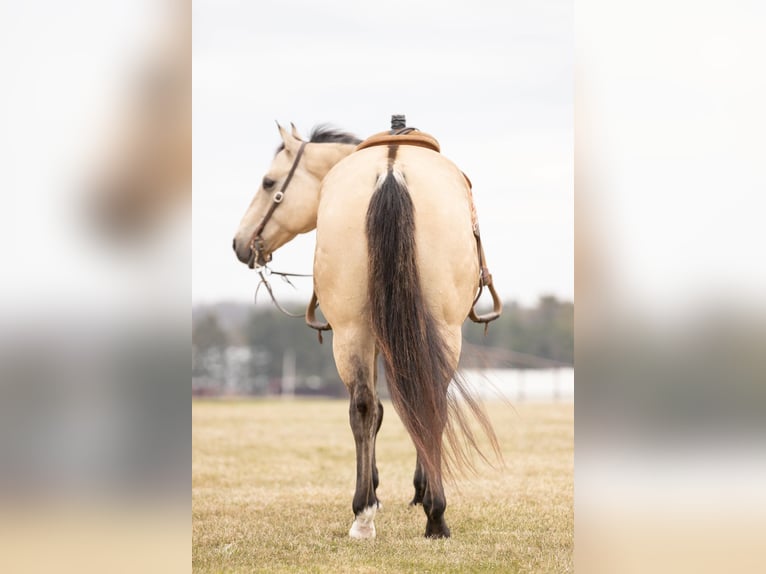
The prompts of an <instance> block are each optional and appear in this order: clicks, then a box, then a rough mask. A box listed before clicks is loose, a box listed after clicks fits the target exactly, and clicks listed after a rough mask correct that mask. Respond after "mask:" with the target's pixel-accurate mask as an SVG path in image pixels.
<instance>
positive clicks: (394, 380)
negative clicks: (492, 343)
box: [366, 167, 500, 480]
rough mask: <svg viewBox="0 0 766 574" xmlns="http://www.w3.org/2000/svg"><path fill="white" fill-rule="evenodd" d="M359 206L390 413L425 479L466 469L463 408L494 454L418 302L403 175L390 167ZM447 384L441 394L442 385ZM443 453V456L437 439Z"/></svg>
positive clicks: (481, 418) (479, 412) (469, 444)
mask: <svg viewBox="0 0 766 574" xmlns="http://www.w3.org/2000/svg"><path fill="white" fill-rule="evenodd" d="M381 179H382V181H380V180H379V183H378V185H377V189H376V190H375V191H374V193H373V195H372V198H371V200H370V204H369V207H368V208H367V219H366V233H367V249H368V255H369V281H368V290H369V292H368V297H369V302H370V314H371V317H370V319H371V322H372V326H373V332H374V335H375V339H376V343H377V346H378V349H379V350H380V353H381V355H382V357H383V364H384V366H385V370H386V380H387V381H388V389H389V393H390V395H391V400H392V402H393V405H394V408H395V409H396V411H397V413H398V414H399V417H400V418H401V420H402V423H403V424H404V426H405V428H406V429H407V431H408V432H409V435H410V437H411V438H412V441H413V443H414V444H415V448H416V450H417V452H418V454H419V455H420V460H421V462H422V463H423V466H424V467H425V470H426V475H427V476H429V477H434V478H437V479H439V480H440V479H441V476H442V463H443V462H444V466H445V470H447V471H450V470H453V469H464V468H473V466H472V459H471V457H470V451H476V452H478V453H479V455H480V456H481V457H482V458H483V459H484V460H487V458H486V457H485V456H484V455H483V454H482V453H481V451H480V450H479V448H478V446H477V444H476V440H475V438H474V435H473V433H472V431H471V428H470V424H469V422H470V421H469V417H467V416H466V413H465V411H464V409H463V406H466V407H468V410H469V411H470V412H471V413H472V414H473V416H474V418H475V419H476V420H477V421H478V422H479V424H480V425H481V427H482V429H483V431H484V433H485V434H486V435H487V437H488V438H489V439H490V444H491V446H492V449H493V450H494V452H495V454H496V455H497V456H498V458H500V449H499V446H498V443H497V439H496V437H495V434H494V431H493V430H492V426H491V423H490V422H489V419H488V418H487V415H486V413H485V412H484V411H483V409H482V408H481V405H480V403H478V401H476V399H474V398H473V397H472V396H471V394H470V392H469V391H468V389H467V388H466V386H465V385H464V384H463V383H462V381H461V380H460V379H459V378H455V379H453V376H454V374H455V369H456V367H457V365H456V364H454V363H453V361H452V359H451V355H452V353H451V350H450V348H449V347H448V344H447V342H446V341H445V338H444V335H443V333H442V331H441V329H440V327H439V325H438V324H437V323H436V321H435V320H434V318H433V316H432V314H431V312H430V311H429V309H428V306H427V304H426V301H425V299H424V297H423V291H422V289H421V284H420V274H419V272H418V266H417V252H416V245H415V209H414V205H413V203H412V198H411V197H410V193H409V190H408V189H407V185H406V183H405V180H404V176H403V175H402V174H400V173H397V172H395V168H393V167H390V168H389V169H388V172H387V174H386V175H385V177H384V178H381ZM450 382H452V387H451V389H450V391H449V392H447V390H448V386H449V385H450ZM443 434H446V438H447V443H448V445H449V447H450V449H449V451H447V452H446V456H443V455H444V454H445V452H443V448H442V436H443Z"/></svg>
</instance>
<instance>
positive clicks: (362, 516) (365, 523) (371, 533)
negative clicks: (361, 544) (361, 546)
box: [348, 506, 377, 540]
mask: <svg viewBox="0 0 766 574" xmlns="http://www.w3.org/2000/svg"><path fill="white" fill-rule="evenodd" d="M375 512H377V507H376V506H368V507H367V508H365V509H364V510H362V512H360V513H359V514H357V515H356V520H354V524H352V525H351V530H349V531H348V535H349V536H350V537H351V538H356V539H359V540H361V539H364V538H375V523H374V522H373V521H374V520H375Z"/></svg>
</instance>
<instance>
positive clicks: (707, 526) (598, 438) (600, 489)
mask: <svg viewBox="0 0 766 574" xmlns="http://www.w3.org/2000/svg"><path fill="white" fill-rule="evenodd" d="M764 17H766V11H765V9H764V6H763V5H762V4H758V3H752V2H739V1H735V2H727V3H725V4H724V3H698V2H686V1H679V2H654V1H650V2H642V3H641V4H628V3H614V2H605V1H598V0H596V1H591V0H586V1H584V2H578V3H577V10H576V16H575V34H576V38H577V42H576V62H577V64H576V76H575V87H576V95H575V102H576V105H575V122H576V124H575V125H576V146H575V189H576V198H577V200H576V274H575V284H576V291H577V295H578V313H577V323H576V324H577V329H576V337H577V351H576V362H577V385H576V389H575V405H576V417H575V421H576V422H575V432H576V437H577V439H576V448H575V465H576V483H575V484H576V486H575V488H576V493H577V495H576V502H575V512H576V516H577V519H576V520H577V526H576V529H575V548H576V551H575V564H576V567H577V570H578V571H580V570H582V571H587V572H716V571H721V570H726V571H736V572H761V571H763V570H764V560H763V552H762V550H761V546H762V536H761V533H762V532H764V527H765V526H766V498H765V497H764V490H763V485H764V484H766V480H765V479H766V441H765V440H764V438H766V436H765V432H764V431H766V428H765V426H766V417H764V414H765V413H764V405H765V404H766V389H765V387H764V381H766V363H764V349H766V322H765V320H764V319H765V318H766V317H765V316H764V311H765V310H766V309H765V305H764V293H766V289H765V288H766V267H765V266H764V265H763V264H762V262H761V261H762V259H763V256H762V254H761V251H762V248H763V246H764V245H766V230H765V229H766V228H764V225H763V222H764V221H763V216H764V207H765V206H766V203H764V194H763V192H764V189H766V176H765V172H764V169H763V168H764V162H763V160H764V157H766V140H765V139H764V137H763V134H764V132H765V129H766V113H765V112H764V107H763V104H762V102H763V101H764V98H765V97H766V81H764V74H763V69H762V68H763V66H762V65H761V61H760V60H761V54H762V53H764V49H765V48H766V46H764V39H763V35H762V33H761V23H763V21H764Z"/></svg>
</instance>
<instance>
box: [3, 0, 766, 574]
mask: <svg viewBox="0 0 766 574" xmlns="http://www.w3.org/2000/svg"><path fill="white" fill-rule="evenodd" d="M191 15H193V17H194V56H193V58H192V56H191V39H190V36H189V34H190V32H191V20H190V16H191ZM764 16H766V14H765V13H764V8H763V7H762V6H761V5H759V4H758V3H753V2H746V1H744V0H735V1H734V2H729V3H727V4H726V5H719V4H715V3H701V4H700V3H691V2H684V1H678V2H662V3H660V2H656V1H650V2H644V3H642V4H641V5H627V4H625V3H614V2H604V1H601V0H582V1H579V2H577V10H576V11H574V10H573V9H572V6H571V4H570V3H565V2H555V1H550V2H534V3H532V2H510V3H505V4H503V5H496V4H494V3H489V2H486V3H485V2H479V3H473V4H471V5H470V6H468V5H465V4H462V3H457V2H447V3H444V2H442V3H439V4H438V5H437V4H433V3H428V2H427V3H419V4H417V5H410V4H405V3H403V2H394V3H389V4H386V5H380V6H379V7H365V9H364V10H363V9H362V7H361V6H357V5H353V4H351V3H343V2H339V1H336V2H329V3H323V4H322V6H321V7H319V6H317V5H314V4H312V3H308V2H297V3H293V4H290V5H289V6H287V5H284V4H282V3H275V2H259V3H257V4H252V5H250V4H245V3H239V2H227V1H220V2H208V1H198V2H195V3H194V5H193V8H192V7H191V5H190V3H189V2H188V1H187V2H180V1H178V2H173V1H170V0H169V1H167V2H155V1H149V0H146V1H144V0H140V1H136V0H133V1H130V2H128V1H121V0H110V1H109V2H96V1H95V0H73V1H71V2H67V3H65V4H61V3H55V2H50V1H44V0H41V1H37V2H27V3H11V2H3V3H0V63H1V64H2V65H1V66H0V69H2V70H3V89H2V91H0V114H1V115H2V117H1V119H0V123H1V125H2V129H0V152H1V153H2V155H1V157H2V158H3V159H2V162H0V177H1V178H2V179H1V180H0V181H2V187H3V193H2V194H0V253H1V254H2V257H3V270H2V275H1V279H0V294H1V297H0V318H1V319H0V505H1V507H2V512H1V513H0V569H2V570H3V571H14V572H18V571H24V570H27V571H50V570H51V569H52V567H53V566H54V565H55V567H56V569H57V570H59V571H66V570H67V569H69V570H74V571H88V570H91V571H105V570H109V571H115V570H120V569H123V570H142V571H151V570H152V569H154V570H157V571H161V572H167V571H171V570H175V569H188V563H189V550H190V540H189V537H188V524H189V520H188V519H189V514H188V510H189V506H188V492H189V490H188V489H189V483H190V478H189V462H190V459H191V455H190V449H189V428H190V425H189V419H188V415H189V412H188V404H189V403H188V400H189V399H188V387H186V384H188V379H186V378H185V377H186V376H187V373H188V371H186V369H188V354H187V353H188V348H189V347H188V345H189V344H190V342H191V340H190V339H191V338H192V335H193V336H194V345H193V347H192V348H193V357H192V361H193V365H192V390H193V392H198V393H202V394H205V393H227V392H230V391H232V390H233V391H236V392H237V393H260V392H277V393H282V392H283V390H284V387H283V385H282V378H283V374H284V372H285V368H286V369H287V372H288V374H289V373H291V372H293V373H294V378H293V379H292V380H293V381H294V382H295V386H294V388H293V390H294V391H298V390H299V389H304V390H305V391H306V392H309V391H311V392H313V391H314V390H316V388H317V385H318V384H319V386H320V387H321V386H327V388H328V392H333V389H335V392H337V380H335V379H333V374H332V371H331V370H330V369H329V367H328V366H327V363H326V362H324V361H325V357H326V355H327V354H329V346H327V344H325V346H323V347H319V346H318V345H316V344H315V339H313V337H314V334H313V333H311V332H309V331H308V330H307V329H305V330H303V331H302V332H303V334H302V335H298V334H297V333H296V334H295V335H291V334H289V333H290V332H289V331H287V334H286V335H283V334H280V337H282V336H286V337H289V338H290V339H291V340H297V337H303V338H304V339H306V341H305V346H306V348H308V347H309V343H311V349H314V351H307V352H309V353H321V356H318V355H312V357H313V358H311V359H310V360H311V361H316V363H314V364H312V365H313V366H311V371H312V372H319V373H320V374H319V375H314V376H318V377H320V378H319V381H317V379H310V377H308V376H303V375H302V372H304V371H302V369H304V370H305V372H308V370H309V367H308V366H306V365H304V364H302V363H301V362H300V361H301V360H300V359H299V358H298V356H299V353H304V351H303V350H301V349H297V348H296V349H295V357H296V358H295V364H294V365H291V363H292V359H290V354H289V353H287V354H285V352H284V351H285V349H284V345H282V348H281V349H279V350H274V349H270V348H269V345H268V344H267V343H268V342H267V341H264V340H263V339H262V338H261V339H259V337H261V335H259V334H258V333H257V332H256V331H254V330H253V328H252V327H253V325H264V324H265V325H273V324H276V323H277V322H279V323H280V325H285V329H295V330H296V331H297V330H299V328H303V327H302V325H301V324H300V321H298V324H297V326H293V325H295V323H292V322H290V320H288V319H286V318H282V317H279V318H278V319H277V318H276V317H274V316H272V311H271V310H270V309H269V308H268V306H262V305H260V304H259V305H257V306H251V305H250V301H251V297H252V294H253V291H254V287H255V279H254V276H253V273H252V272H250V271H249V270H247V269H246V268H245V267H244V266H242V265H241V264H238V263H237V262H236V260H235V259H234V256H233V254H232V253H231V251H230V244H231V237H232V235H233V233H234V230H235V228H236V226H237V223H238V221H239V218H240V217H241V215H242V213H243V212H244V210H245V208H246V206H247V204H248V202H249V201H250V199H251V197H252V195H253V193H254V192H255V190H256V187H257V182H258V181H259V180H260V178H261V176H262V174H263V171H264V170H265V169H266V168H267V166H268V163H269V160H270V158H271V157H272V154H273V150H274V147H275V146H276V143H277V142H278V140H277V132H276V129H275V127H274V126H273V121H274V120H275V119H277V120H280V121H281V122H282V123H287V122H289V121H293V122H295V123H296V124H297V125H298V127H299V129H300V130H301V131H302V132H303V133H304V134H305V133H306V132H308V131H309V130H310V128H311V127H312V126H313V125H315V124H316V123H320V122H332V123H335V124H336V125H338V126H339V127H341V128H343V129H347V130H350V131H352V132H354V133H356V134H357V135H358V136H360V137H364V136H366V135H369V134H371V133H374V132H378V131H381V130H383V129H385V128H386V127H387V125H388V121H389V116H390V114H392V113H405V114H407V117H408V123H409V124H410V125H413V126H415V127H418V128H420V129H422V130H424V131H426V132H429V133H431V134H433V135H434V136H436V137H437V138H438V139H439V141H440V143H441V145H442V149H443V151H444V153H445V154H446V155H447V156H448V157H450V158H451V159H453V160H454V161H455V162H456V163H457V164H458V165H459V166H460V167H461V168H462V169H463V170H464V171H465V172H466V173H467V174H468V175H469V176H470V177H471V179H472V180H473V183H474V197H475V200H476V203H477V208H478V211H479V218H480V221H481V225H482V233H483V237H484V242H485V244H486V249H487V255H488V257H489V263H490V268H491V269H492V272H493V274H494V275H495V279H496V282H497V285H498V287H499V289H500V290H501V294H502V296H503V298H504V299H505V300H506V301H507V302H508V303H509V305H508V308H507V311H506V314H505V315H504V318H503V319H502V320H501V321H503V322H499V323H497V324H495V325H493V326H492V327H491V328H490V331H489V336H488V338H486V339H484V338H482V337H481V336H480V335H481V333H480V332H479V333H477V331H480V329H479V328H478V327H474V326H469V328H471V329H474V330H473V331H469V332H468V333H467V335H466V336H467V338H468V340H469V342H471V343H472V344H475V345H477V346H481V347H483V348H482V350H481V352H480V353H477V354H476V355H475V356H474V357H470V356H469V357H468V358H467V360H469V363H468V366H469V368H471V366H472V365H473V366H475V365H476V363H477V362H479V363H480V364H482V365H484V366H489V367H493V368H501V369H508V368H512V369H513V370H521V369H519V367H524V369H523V370H524V372H525V373H526V376H529V374H530V373H531V372H532V368H539V367H550V368H552V369H553V370H558V372H563V370H564V369H566V368H568V365H571V364H572V356H573V355H572V349H573V343H572V336H571V329H570V332H569V334H567V328H568V327H567V325H568V324H571V322H572V318H573V315H574V309H573V300H574V287H573V270H574V262H575V260H576V262H577V266H576V273H574V279H575V281H574V284H575V285H576V286H577V292H578V319H577V341H578V342H577V351H576V354H577V364H578V377H577V387H576V390H574V384H573V383H572V386H571V389H572V392H573V393H574V396H575V401H576V410H577V415H576V434H577V444H576V465H577V472H576V492H577V496H576V513H577V529H576V538H577V541H576V548H577V551H576V564H577V568H578V570H582V571H601V572H616V571H620V572H631V571H636V572H639V571H640V572H646V571H652V572H663V571H668V572H683V571H689V572H705V571H720V570H725V571H738V572H748V571H752V572H761V571H763V563H762V560H761V559H760V556H762V553H761V552H760V545H761V544H762V540H761V539H762V532H763V531H764V526H766V524H765V523H766V500H765V499H764V495H763V488H762V485H763V484H764V478H766V464H764V463H765V462H766V457H764V454H765V453H764V445H766V442H765V441H764V440H763V439H764V428H763V426H764V421H765V420H766V418H765V417H764V403H765V402H766V401H765V400H764V399H765V398H766V397H764V384H763V382H764V380H766V377H764V373H766V368H764V367H766V366H765V365H764V353H763V350H764V343H766V322H765V321H764V301H763V293H764V287H766V267H765V266H764V265H763V264H762V263H761V260H762V259H763V257H762V256H761V253H760V251H761V248H762V246H763V245H764V244H766V241H764V240H765V239H766V237H764V233H765V232H764V229H765V227H764V225H763V214H764V207H765V204H764V200H763V193H764V188H766V185H765V184H766V181H764V170H763V158H764V157H766V153H764V152H766V149H764V148H765V147H766V144H765V143H764V142H765V141H766V140H764V138H763V133H765V132H766V130H765V129H764V128H766V112H764V107H763V105H762V104H761V102H763V101H765V100H766V93H764V92H766V82H765V81H764V76H763V66H762V63H761V61H760V54H762V53H764V52H766V49H765V48H766V47H765V46H764V45H763V43H764V40H763V35H762V33H761V29H762V23H763V21H764ZM573 22H574V26H573V25H572V23H573ZM573 38H576V42H573ZM379 39H380V40H379ZM394 39H395V40H396V41H393V40H394ZM573 44H574V45H576V50H575V53H576V58H573V57H572V53H573V50H572V46H573ZM192 68H193V71H194V80H193V83H192V79H191V71H192ZM573 71H574V77H575V82H574V86H575V89H574V90H573V84H572V74H573ZM192 87H193V95H194V109H193V112H191V111H190V109H191V94H192ZM573 100H574V103H575V105H574V108H573V105H572V102H573ZM573 110H574V122H575V124H576V138H577V140H576V141H577V145H576V146H574V147H573V125H572V124H573V117H572V116H573ZM192 114H193V119H194V129H195V134H194V135H195V140H194V146H195V148H196V149H195V163H194V185H195V196H194V206H193V213H192V214H191V217H190V215H189V207H190V201H189V199H190V197H191V195H190V193H189V192H190V190H191V185H190V182H191V161H190V160H191V147H190V146H191V140H190V128H191V118H192ZM573 167H574V169H573ZM573 176H574V182H575V188H576V190H577V201H576V203H575V202H574V199H573V198H574V196H573V194H572V185H571V184H572V179H573ZM575 207H576V210H575ZM575 213H576V216H575V215H574V214H575ZM574 217H576V221H577V226H576V228H574V227H573V221H574ZM190 220H191V222H192V223H193V227H192V230H193V232H192V233H190V230H189V223H190ZM575 234H576V242H573V235H575ZM190 236H191V237H192V251H191V253H193V258H194V265H193V266H192V265H191V259H190V251H189V243H188V240H189V237H190ZM311 245H312V238H311V236H310V235H309V236H307V237H305V238H303V239H302V240H296V242H295V244H294V245H291V246H289V247H286V248H285V250H284V252H279V253H278V254H277V256H276V258H275V263H274V267H275V268H277V269H281V270H287V271H298V272H301V271H307V270H308V269H310V264H311ZM573 248H574V251H575V253H576V259H575V258H574V257H573V253H572V252H573ZM190 274H191V277H192V292H191V303H192V315H191V318H192V321H193V323H194V324H193V326H192V324H191V321H190V319H189V314H188V311H189V308H188V301H189V299H188V298H189V290H188V289H189V284H188V281H189V277H190ZM296 283H298V282H296ZM275 285H277V284H275ZM278 286H279V288H280V290H279V292H278V295H279V296H280V297H281V298H282V299H283V300H284V301H285V302H286V304H288V305H290V304H292V305H296V306H297V305H298V304H299V303H302V302H303V301H305V300H306V299H307V298H308V294H309V289H308V287H307V286H306V284H305V283H298V284H297V286H298V289H297V291H292V290H291V288H290V287H289V286H287V285H278ZM229 308H239V310H236V312H235V315H236V316H235V317H234V318H231V317H230V316H229V313H228V311H227V309H229ZM270 321H272V323H270ZM288 323H289V325H290V327H287V326H286V325H287V324H288ZM474 338H475V339H474ZM269 344H270V343H269ZM301 344H304V343H301ZM242 346H244V347H246V348H247V349H249V350H248V351H247V352H246V353H244V354H243V353H241V352H240V351H238V350H237V348H238V347H242ZM221 349H224V351H222V350H221ZM232 349H233V351H232ZM498 349H499V350H500V351H498ZM229 353H231V354H229ZM285 356H287V359H285ZM221 357H226V358H225V359H222V358H221ZM232 357H233V359H232ZM237 357H238V358H237ZM229 361H233V362H229ZM238 361H239V362H238ZM471 361H472V362H471ZM546 361H547V362H546ZM562 365H563V366H562ZM237 369H239V371H238V372H239V374H238V375H236V376H235V375H234V374H232V373H234V372H235V371H237ZM291 369H292V371H291ZM301 377H302V378H301ZM299 379H300V382H299ZM288 380H290V379H288ZM243 381H244V382H243ZM530 381H531V379H529V378H527V379H526V380H525V382H522V383H518V382H516V383H508V384H509V387H508V389H509V391H508V392H509V393H510V396H511V399H512V400H518V396H519V394H518V393H519V389H520V388H521V389H522V390H521V397H525V396H528V394H525V393H529V388H530V385H531V382H530ZM232 385H233V387H232ZM240 385H243V386H242V387H240ZM512 385H515V386H512ZM557 385H559V383H557ZM553 388H558V389H559V390H558V391H556V392H559V393H563V392H564V391H563V390H562V389H565V388H568V387H564V386H563V385H562V386H558V387H553V386H551V389H553ZM525 389H526V390H525ZM553 392H554V391H553V390H551V393H553ZM557 396H558V397H559V398H561V399H563V400H566V396H565V395H563V394H561V395H557ZM43 549H44V550H45V551H44V552H43V551H41V550H43ZM115 557H118V558H119V559H118V560H115Z"/></svg>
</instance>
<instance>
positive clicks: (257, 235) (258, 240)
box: [247, 142, 306, 269]
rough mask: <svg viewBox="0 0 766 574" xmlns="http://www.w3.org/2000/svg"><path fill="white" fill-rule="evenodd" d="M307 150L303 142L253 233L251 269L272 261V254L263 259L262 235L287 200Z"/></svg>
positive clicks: (249, 265) (251, 240) (249, 263)
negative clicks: (291, 183) (286, 193)
mask: <svg viewBox="0 0 766 574" xmlns="http://www.w3.org/2000/svg"><path fill="white" fill-rule="evenodd" d="M305 148H306V142H302V143H301V147H299V148H298V153H297V154H295V160H293V165H292V167H291V168H290V171H289V172H288V173H287V177H286V178H285V181H284V183H283V184H282V187H280V188H279V191H277V192H276V193H275V194H274V197H272V198H271V206H270V207H269V210H268V211H267V212H266V215H264V216H263V219H261V221H260V223H259V224H258V227H256V228H255V231H253V236H252V237H251V238H250V260H249V261H248V262H247V266H248V267H250V269H252V268H253V267H255V265H256V264H257V265H258V266H261V265H263V264H266V263H268V262H269V261H271V255H270V254H269V256H268V259H266V258H264V257H262V255H263V248H264V244H263V237H261V233H263V230H264V228H265V227H266V224H267V223H268V222H269V220H270V219H271V216H272V215H274V210H276V209H277V206H278V205H279V204H280V203H282V200H283V199H284V198H285V191H287V186H288V185H290V180H292V179H293V175H295V170H296V169H297V167H298V163H300V161H301V157H302V156H303V150H304V149H305Z"/></svg>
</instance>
